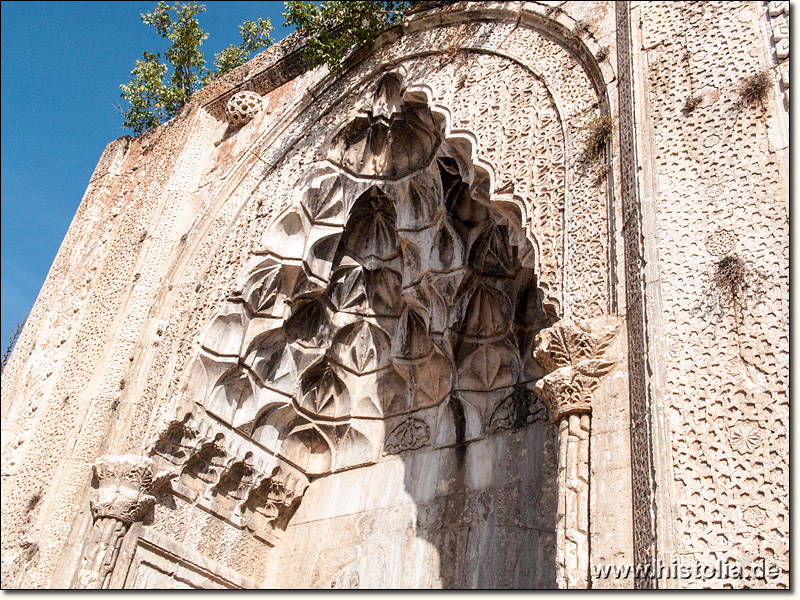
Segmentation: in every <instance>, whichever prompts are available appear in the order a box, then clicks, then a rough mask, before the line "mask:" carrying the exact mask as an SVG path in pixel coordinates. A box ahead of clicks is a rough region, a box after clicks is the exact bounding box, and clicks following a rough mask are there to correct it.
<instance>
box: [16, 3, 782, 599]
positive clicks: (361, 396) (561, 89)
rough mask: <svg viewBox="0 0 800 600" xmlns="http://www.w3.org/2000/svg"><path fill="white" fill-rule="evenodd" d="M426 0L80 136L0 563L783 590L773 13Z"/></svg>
mask: <svg viewBox="0 0 800 600" xmlns="http://www.w3.org/2000/svg"><path fill="white" fill-rule="evenodd" d="M439 4H441V3H417V4H416V6H415V8H414V10H413V11H412V13H411V14H410V15H409V16H408V17H407V18H406V20H405V21H404V22H403V23H402V25H400V26H397V27H394V28H393V29H391V30H389V31H387V32H386V33H384V34H383V35H382V36H381V38H379V40H378V41H377V43H376V44H375V46H374V47H373V48H369V49H365V50H362V51H360V52H359V53H357V54H356V55H355V56H353V57H351V59H350V60H349V61H348V62H347V63H346V65H345V68H344V69H343V70H342V71H341V72H337V73H329V72H328V71H327V69H325V68H317V69H313V70H308V69H306V68H305V67H304V65H303V60H302V52H303V42H302V39H299V38H297V37H296V36H290V37H289V38H287V39H286V40H285V41H284V42H282V43H281V44H279V45H277V46H275V47H273V48H271V49H270V50H268V51H267V52H264V53H262V54H260V55H259V56H257V57H256V58H255V59H254V60H253V61H251V62H250V63H248V64H247V65H244V66H243V67H240V68H239V69H237V70H236V71H234V72H233V73H232V74H230V75H229V76H227V77H225V78H223V79H221V80H219V81H218V82H215V83H214V84H212V85H211V86H209V87H208V88H206V89H204V90H202V91H201V92H199V93H198V94H196V95H195V97H193V99H192V101H191V102H190V103H189V104H188V105H187V107H186V108H185V110H184V111H183V113H182V114H181V115H180V116H179V117H177V118H175V119H173V120H172V121H170V122H169V123H167V124H165V125H163V126H161V127H160V128H158V129H156V130H155V131H153V132H151V133H148V134H145V135H143V136H141V137H139V138H134V139H130V138H121V139H119V140H117V141H115V142H113V143H112V144H110V145H109V146H108V148H107V149H106V151H105V153H104V154H103V156H102V157H101V159H100V163H99V164H98V166H97V169H96V170H95V173H94V174H93V176H92V179H91V181H90V183H89V188H88V190H87V192H86V195H85V197H84V200H83V202H82V203H81V206H80V208H79V210H78V213H77V215H76V216H75V219H74V221H73V223H72V225H71V227H70V230H69V232H68V234H67V237H66V239H65V241H64V243H63V245H62V247H61V250H60V251H59V254H58V256H57V257H56V261H55V263H54V265H53V267H52V269H51V271H50V275H49V276H48V279H47V281H46V283H45V285H44V287H43V289H42V291H41V293H40V295H39V298H38V300H37V302H36V305H35V306H34V309H33V312H32V313H31V316H30V318H29V319H28V322H27V324H26V326H25V329H24V331H23V333H22V335H21V337H20V339H19V341H18V343H17V347H16V349H15V350H14V353H13V355H12V357H11V360H10V362H9V364H8V366H7V368H6V370H5V371H4V373H3V379H2V410H3V422H2V432H3V446H2V478H3V487H2V583H3V587H4V588H18V587H19V588H47V587H73V588H120V587H134V588H142V587H145V588H186V587H222V588H253V587H268V588H277V587H289V588H353V587H370V588H426V587H445V588H557V587H558V588H589V587H591V588H608V587H614V588H631V587H638V588H652V587H658V588H664V587H678V588H680V587H686V588H696V587H758V588H774V587H786V586H788V582H789V562H788V561H789V558H788V515H789V506H788V483H789V466H788V456H789V452H788V426H789V425H788V418H789V404H788V367H789V359H788V323H789V315H788V307H789V280H788V266H789V263H788V260H789V257H788V248H789V237H788V235H789V230H788V191H789V187H788V184H789V176H788V156H789V154H788V153H789V148H788V102H789V95H788V10H789V9H788V2H770V3H768V4H764V3H760V2H741V3H736V4H734V3H722V2H647V3H639V2H539V3H537V2H455V3H448V4H446V5H445V6H439ZM759 82H761V83H760V84H759ZM626 569H627V570H626ZM648 569H649V571H648ZM712 571H713V572H712Z"/></svg>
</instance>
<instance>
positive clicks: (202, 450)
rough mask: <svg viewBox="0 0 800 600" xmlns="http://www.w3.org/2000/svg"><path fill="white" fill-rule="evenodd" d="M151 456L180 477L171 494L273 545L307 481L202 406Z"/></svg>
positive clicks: (174, 425) (170, 428) (173, 425)
mask: <svg viewBox="0 0 800 600" xmlns="http://www.w3.org/2000/svg"><path fill="white" fill-rule="evenodd" d="M151 456H152V457H153V458H154V459H155V460H156V461H158V462H162V463H164V464H166V466H167V468H168V469H170V470H171V471H172V472H173V473H175V477H176V480H175V481H174V482H173V484H172V491H173V492H174V493H175V494H177V495H179V496H181V497H182V498H184V499H185V500H187V501H188V502H191V503H194V504H196V505H198V506H200V507H202V508H204V509H205V510H208V511H209V512H211V513H213V514H216V515H218V516H220V517H222V518H223V519H225V520H226V521H228V522H229V523H231V524H233V525H234V526H236V527H239V528H242V529H246V530H248V531H249V532H251V533H252V534H253V535H254V536H255V537H256V538H258V539H261V540H263V541H266V542H267V543H269V544H272V545H274V544H275V543H276V541H277V538H278V536H279V533H280V532H281V531H282V530H284V529H285V528H286V526H287V524H288V523H289V520H290V519H291V517H292V515H293V514H294V513H295V511H296V510H297V508H298V507H299V505H300V501H301V499H302V497H303V494H304V493H305V490H306V488H307V487H308V484H309V481H308V478H307V477H306V476H305V475H304V474H303V473H301V472H300V471H298V470H297V469H295V468H294V467H292V466H291V465H289V464H287V463H286V462H285V461H283V460H281V459H280V458H278V457H276V456H275V455H273V454H271V453H269V452H267V451H265V449H264V448H262V447H260V446H258V445H257V444H254V443H253V442H252V441H251V440H249V439H248V438H247V437H246V436H245V435H242V433H240V432H238V431H236V430H235V429H232V428H230V427H228V426H227V425H226V424H225V423H222V422H220V421H219V420H218V419H216V418H214V417H213V416H211V415H209V414H208V413H206V412H205V411H204V410H203V409H202V408H200V407H199V406H195V408H194V410H192V411H191V412H189V413H187V414H185V415H184V416H183V418H182V419H175V420H173V421H171V422H170V423H169V424H168V425H167V426H166V428H165V429H164V430H163V431H162V434H161V435H160V436H159V437H158V439H157V440H156V441H155V442H154V444H153V449H152V451H151Z"/></svg>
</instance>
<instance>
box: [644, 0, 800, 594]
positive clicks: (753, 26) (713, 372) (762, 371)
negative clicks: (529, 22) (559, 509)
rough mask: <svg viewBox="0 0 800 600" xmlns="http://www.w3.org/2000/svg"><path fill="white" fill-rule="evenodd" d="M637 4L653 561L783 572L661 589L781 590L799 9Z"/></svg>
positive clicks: (785, 562) (785, 525)
mask: <svg viewBox="0 0 800 600" xmlns="http://www.w3.org/2000/svg"><path fill="white" fill-rule="evenodd" d="M631 4H632V7H631V14H630V18H631V23H632V24H633V32H634V34H633V40H632V47H633V50H634V51H633V61H632V64H633V73H634V80H635V92H634V95H635V98H636V104H637V107H636V117H635V118H636V125H635V130H636V133H637V135H636V145H637V148H638V166H639V169H640V176H639V184H640V186H641V187H640V189H639V197H640V202H641V211H642V214H641V221H640V227H641V229H640V232H641V235H642V236H643V239H644V247H645V250H644V256H643V259H644V261H643V263H644V264H643V267H642V268H643V273H644V279H645V284H644V285H645V290H646V293H645V297H646V300H645V315H646V320H647V326H646V329H647V339H648V342H647V343H648V344H649V354H650V357H649V368H650V369H651V370H652V371H651V373H652V374H651V376H650V377H651V379H650V382H651V383H650V385H651V386H652V387H651V388H650V389H651V390H652V396H651V402H652V405H651V411H652V412H651V415H650V418H651V427H652V444H653V445H652V447H651V451H652V456H653V463H652V464H653V469H654V474H655V489H654V495H653V496H652V500H653V509H654V514H655V515H656V519H657V524H656V531H655V534H656V542H655V553H654V554H653V556H657V557H658V559H660V560H662V561H663V563H665V564H669V565H671V564H673V561H677V563H678V564H680V565H687V566H688V567H689V568H690V569H691V570H692V571H693V572H695V573H696V570H697V569H696V567H697V565H698V564H700V565H709V564H713V563H716V562H717V561H720V560H721V561H723V562H739V563H740V564H743V565H748V564H752V565H758V564H762V561H766V564H772V565H773V568H775V567H777V568H778V569H779V570H780V575H779V576H778V577H777V578H772V579H768V580H766V581H765V580H763V579H762V580H760V581H752V580H751V581H747V580H741V579H737V578H736V577H735V576H734V577H731V578H726V577H720V576H719V575H716V576H714V577H709V578H708V579H699V580H698V579H696V578H691V579H690V580H688V581H683V582H681V581H675V580H674V579H672V580H670V579H666V580H661V581H659V583H658V585H659V587H675V586H681V585H688V586H691V587H694V586H701V587H706V586H707V587H723V586H729V587H730V586H732V587H749V586H753V587H762V586H766V587H774V586H778V587H783V586H786V585H788V581H789V580H788V569H789V563H788V560H789V554H788V546H787V543H788V538H787V537H786V535H787V531H788V521H787V519H788V515H789V505H788V487H787V486H788V483H789V479H788V473H789V470H788V469H789V465H788V457H789V452H788V450H789V447H788V439H789V438H788V427H789V421H788V419H789V397H788V376H789V372H788V366H789V354H788V352H789V346H788V341H789V340H788V331H789V330H788V324H789V312H788V310H789V279H788V275H789V262H788V260H789V256H788V249H789V237H788V236H789V229H788V224H789V223H788V198H789V189H788V181H789V179H788V151H789V148H788V138H787V132H788V129H787V123H788V121H787V118H788V79H785V78H784V77H783V76H782V71H783V69H788V45H787V46H783V47H782V46H781V40H782V39H784V38H783V36H782V33H781V31H780V27H782V26H784V25H783V24H784V23H788V20H787V21H783V19H788V5H787V4H786V3H781V2H770V3H758V2H748V3H736V4H725V3H714V2H708V3H706V2H697V3H694V2H692V3H681V4H679V5H675V4H672V3H631ZM787 31H788V29H787ZM776 43H777V44H778V47H777V48H776V45H775V44H776ZM759 73H763V74H764V77H765V79H766V85H765V88H764V90H763V94H762V95H761V96H760V97H758V98H751V99H750V100H749V101H748V100H747V99H743V96H742V89H743V88H742V86H743V85H744V84H745V83H744V82H745V81H747V78H752V77H753V76H754V75H757V74H759ZM690 99H696V100H690ZM640 450H641V449H640ZM636 452H637V450H636V449H634V453H636ZM773 574H774V575H777V574H778V570H777V569H775V570H774V571H773Z"/></svg>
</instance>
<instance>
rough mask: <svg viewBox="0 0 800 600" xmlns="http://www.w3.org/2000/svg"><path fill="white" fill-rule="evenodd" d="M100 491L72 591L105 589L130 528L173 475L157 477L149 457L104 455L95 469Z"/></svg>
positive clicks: (94, 499) (95, 497) (93, 499)
mask: <svg viewBox="0 0 800 600" xmlns="http://www.w3.org/2000/svg"><path fill="white" fill-rule="evenodd" d="M93 471H94V476H95V479H96V480H97V484H98V486H97V488H96V489H95V490H94V491H93V493H92V497H91V499H90V501H89V506H90V509H91V512H92V517H93V519H94V523H93V525H92V531H91V533H90V535H89V539H88V540H87V543H86V545H85V546H84V550H83V557H82V560H81V566H80V570H79V571H78V574H77V576H76V579H75V581H74V582H73V586H72V587H73V588H78V589H106V588H107V587H108V584H109V582H110V580H111V573H112V571H113V570H114V565H115V564H116V562H117V556H118V554H119V548H120V545H121V544H122V539H123V538H124V537H125V533H126V532H127V531H128V528H129V527H130V526H131V524H132V523H134V522H135V521H138V520H140V519H141V518H142V517H143V516H144V515H145V513H146V512H147V511H148V510H149V509H150V508H151V507H152V506H153V505H154V504H155V502H156V499H155V497H154V496H153V495H152V492H154V491H155V490H156V489H157V488H158V487H159V486H160V485H161V484H162V483H164V482H165V481H166V480H167V479H169V478H170V477H171V475H169V474H166V473H162V474H158V475H154V473H155V464H154V463H153V461H152V460H150V459H149V458H145V457H143V456H137V455H133V454H126V455H124V456H102V457H100V459H98V461H97V462H96V463H95V465H94V466H93Z"/></svg>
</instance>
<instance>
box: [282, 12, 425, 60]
mask: <svg viewBox="0 0 800 600" xmlns="http://www.w3.org/2000/svg"><path fill="white" fill-rule="evenodd" d="M285 4H286V11H284V13H283V17H284V19H285V21H286V22H285V25H295V26H296V27H297V31H299V32H300V33H301V34H303V35H305V36H307V38H308V39H307V41H306V44H307V46H306V53H305V57H306V60H308V61H309V62H310V64H311V65H313V66H316V65H320V64H327V65H328V66H329V67H330V68H331V69H332V70H336V69H339V68H341V65H342V61H343V60H344V59H345V57H347V55H348V54H350V52H352V51H353V50H356V49H358V48H360V47H362V46H365V45H368V44H372V43H373V42H374V41H375V38H376V37H377V36H378V34H379V33H381V32H382V31H383V30H384V29H386V28H387V27H389V26H391V25H392V24H394V23H395V22H397V21H399V20H400V19H401V18H402V17H403V14H405V11H406V10H408V8H409V6H410V4H411V3H410V2H367V1H364V2H362V1H352V0H351V1H348V2H334V1H328V2H320V3H314V2H303V1H299V0H295V1H293V2H286V3H285Z"/></svg>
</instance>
